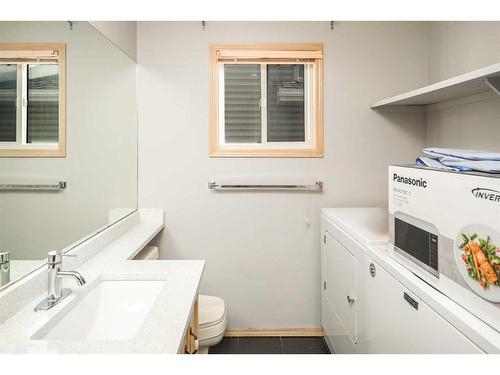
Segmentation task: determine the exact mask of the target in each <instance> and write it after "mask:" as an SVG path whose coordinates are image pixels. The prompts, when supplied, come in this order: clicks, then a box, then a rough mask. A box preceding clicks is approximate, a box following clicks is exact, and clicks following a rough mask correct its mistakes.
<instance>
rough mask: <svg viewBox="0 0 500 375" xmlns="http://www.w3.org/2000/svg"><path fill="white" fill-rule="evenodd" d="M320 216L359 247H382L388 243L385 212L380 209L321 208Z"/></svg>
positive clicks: (387, 224) (387, 226)
mask: <svg viewBox="0 0 500 375" xmlns="http://www.w3.org/2000/svg"><path fill="white" fill-rule="evenodd" d="M321 214H322V215H323V216H324V217H326V218H328V219H329V220H330V221H331V222H333V223H335V224H336V225H337V226H338V227H340V228H341V229H342V230H344V231H345V232H346V233H347V234H349V235H350V236H351V237H352V238H354V239H355V240H356V241H358V242H359V243H360V244H361V245H364V246H368V245H383V244H385V243H387V241H389V223H388V216H387V210H386V209H384V208H381V207H335V208H323V209H322V210H321Z"/></svg>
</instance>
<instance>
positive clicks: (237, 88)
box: [223, 64, 262, 143]
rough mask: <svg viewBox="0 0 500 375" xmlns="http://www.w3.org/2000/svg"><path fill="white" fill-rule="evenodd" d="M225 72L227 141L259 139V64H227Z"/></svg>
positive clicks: (253, 140)
mask: <svg viewBox="0 0 500 375" xmlns="http://www.w3.org/2000/svg"><path fill="white" fill-rule="evenodd" d="M223 74H224V123H225V128H224V134H225V142H226V143H260V142H261V133H262V127H261V124H262V122H261V107H260V105H261V75H260V74H261V67H260V65H257V64H225V65H224V72H223Z"/></svg>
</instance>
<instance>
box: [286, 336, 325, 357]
mask: <svg viewBox="0 0 500 375" xmlns="http://www.w3.org/2000/svg"><path fill="white" fill-rule="evenodd" d="M281 342H282V343H283V351H284V353H285V354H329V353H330V351H329V350H328V347H327V346H326V343H325V340H324V339H323V337H282V338H281Z"/></svg>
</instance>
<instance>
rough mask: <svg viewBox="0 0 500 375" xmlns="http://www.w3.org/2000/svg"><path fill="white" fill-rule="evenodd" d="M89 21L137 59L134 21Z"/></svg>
mask: <svg viewBox="0 0 500 375" xmlns="http://www.w3.org/2000/svg"><path fill="white" fill-rule="evenodd" d="M89 23H90V24H91V25H92V26H94V27H95V28H96V29H97V30H98V31H99V32H100V33H102V34H103V35H104V36H105V37H106V38H108V39H109V40H110V41H111V42H113V43H114V44H115V45H116V46H117V47H118V48H120V49H121V50H122V51H123V52H125V53H126V54H127V55H128V56H129V57H131V58H132V59H133V60H134V61H137V22H136V21H91V22H89Z"/></svg>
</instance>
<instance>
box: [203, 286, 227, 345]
mask: <svg viewBox="0 0 500 375" xmlns="http://www.w3.org/2000/svg"><path fill="white" fill-rule="evenodd" d="M198 314H199V315H198V325H199V331H200V333H199V337H198V340H199V345H200V347H202V346H213V345H216V344H218V343H219V342H220V341H221V340H222V337H223V336H224V331H225V330H226V326H227V315H226V306H225V304H224V300H223V299H222V298H219V297H214V296H206V295H201V294H200V295H199V296H198Z"/></svg>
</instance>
